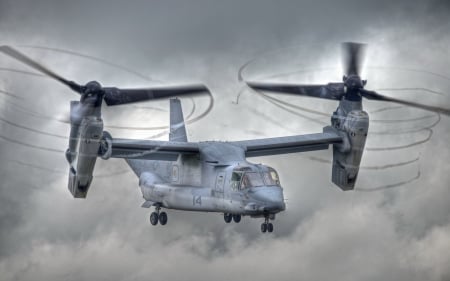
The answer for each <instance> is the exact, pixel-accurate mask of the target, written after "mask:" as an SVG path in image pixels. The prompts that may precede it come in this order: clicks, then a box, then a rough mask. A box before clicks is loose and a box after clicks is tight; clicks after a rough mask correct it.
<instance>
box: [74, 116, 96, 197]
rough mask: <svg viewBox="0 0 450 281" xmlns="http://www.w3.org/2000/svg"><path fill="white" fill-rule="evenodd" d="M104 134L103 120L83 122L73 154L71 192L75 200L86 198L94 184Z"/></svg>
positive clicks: (88, 119)
mask: <svg viewBox="0 0 450 281" xmlns="http://www.w3.org/2000/svg"><path fill="white" fill-rule="evenodd" d="M102 133H103V121H102V119H101V118H98V117H94V116H90V117H86V118H84V119H83V120H82V121H81V124H80V127H79V135H78V140H77V148H76V150H75V151H72V152H71V154H72V155H74V157H73V158H72V159H71V160H72V162H71V165H70V166H71V167H70V172H69V190H70V192H71V193H72V195H73V196H74V197H75V198H86V195H87V192H88V190H89V186H90V184H91V182H92V174H93V172H94V167H95V162H96V160H97V156H98V151H99V147H100V143H101V138H102Z"/></svg>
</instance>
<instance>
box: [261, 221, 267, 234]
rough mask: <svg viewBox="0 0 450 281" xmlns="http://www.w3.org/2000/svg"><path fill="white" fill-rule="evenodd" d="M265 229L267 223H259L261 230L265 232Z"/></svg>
mask: <svg viewBox="0 0 450 281" xmlns="http://www.w3.org/2000/svg"><path fill="white" fill-rule="evenodd" d="M266 231H267V224H266V223H262V224H261V232H263V233H264V232H266Z"/></svg>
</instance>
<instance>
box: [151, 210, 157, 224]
mask: <svg viewBox="0 0 450 281" xmlns="http://www.w3.org/2000/svg"><path fill="white" fill-rule="evenodd" d="M150 223H151V224H152V225H157V224H158V213H157V212H153V213H151V214H150Z"/></svg>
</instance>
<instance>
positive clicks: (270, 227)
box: [261, 215, 273, 233]
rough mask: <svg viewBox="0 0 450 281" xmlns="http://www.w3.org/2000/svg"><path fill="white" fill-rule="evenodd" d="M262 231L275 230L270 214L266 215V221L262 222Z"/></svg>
mask: <svg viewBox="0 0 450 281" xmlns="http://www.w3.org/2000/svg"><path fill="white" fill-rule="evenodd" d="M261 232H262V233H266V232H273V224H272V223H271V222H269V216H268V215H266V216H265V217H264V222H263V223H262V224H261Z"/></svg>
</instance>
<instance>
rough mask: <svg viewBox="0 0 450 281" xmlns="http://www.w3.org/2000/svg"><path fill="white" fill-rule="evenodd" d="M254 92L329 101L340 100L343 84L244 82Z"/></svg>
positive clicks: (342, 93)
mask: <svg viewBox="0 0 450 281" xmlns="http://www.w3.org/2000/svg"><path fill="white" fill-rule="evenodd" d="M246 83H247V85H248V86H249V87H250V88H252V89H255V90H262V91H268V92H276V93H283V94H292V95H300V96H308V97H316V98H322V99H330V100H340V99H341V97H342V96H343V95H344V94H345V93H344V84H343V83H328V84H326V85H300V84H286V83H264V82H250V81H249V82H246Z"/></svg>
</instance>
